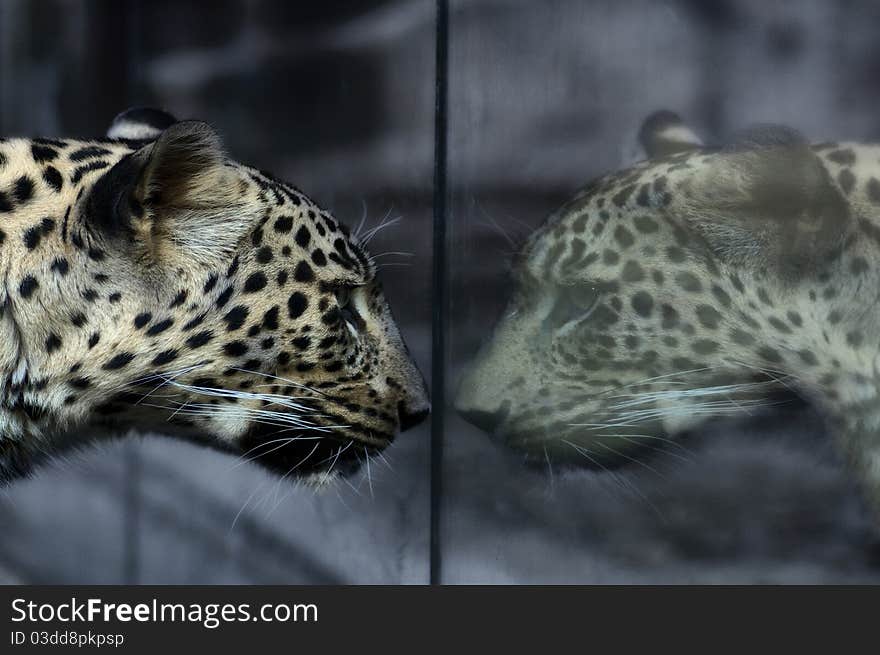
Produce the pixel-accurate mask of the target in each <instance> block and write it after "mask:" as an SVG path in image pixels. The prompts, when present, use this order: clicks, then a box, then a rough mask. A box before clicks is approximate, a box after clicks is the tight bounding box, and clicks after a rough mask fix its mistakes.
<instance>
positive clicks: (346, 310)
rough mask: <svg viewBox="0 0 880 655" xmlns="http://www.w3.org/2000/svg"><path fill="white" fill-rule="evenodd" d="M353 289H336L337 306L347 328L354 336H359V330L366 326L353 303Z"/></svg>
mask: <svg viewBox="0 0 880 655" xmlns="http://www.w3.org/2000/svg"><path fill="white" fill-rule="evenodd" d="M351 296H352V289H351V287H337V289H336V306H337V307H338V308H339V314H340V315H341V316H342V319H343V320H344V321H345V326H346V327H347V328H348V331H349V332H351V334H352V336H355V337H356V336H357V335H358V330H359V329H361V328H362V327H363V326H364V321H363V319H362V318H361V317H360V315H359V314H358V312H357V309H355V307H354V304H353V303H352V302H351Z"/></svg>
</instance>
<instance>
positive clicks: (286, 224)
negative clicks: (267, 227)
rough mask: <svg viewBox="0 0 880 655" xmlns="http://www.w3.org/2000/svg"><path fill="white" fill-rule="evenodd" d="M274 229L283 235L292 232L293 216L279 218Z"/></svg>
mask: <svg viewBox="0 0 880 655" xmlns="http://www.w3.org/2000/svg"><path fill="white" fill-rule="evenodd" d="M272 228H273V229H274V230H275V231H276V232H281V233H286V232H290V230H291V229H292V228H293V216H288V215H284V216H279V217H278V218H277V219H276V221H275V223H274V225H273V226H272Z"/></svg>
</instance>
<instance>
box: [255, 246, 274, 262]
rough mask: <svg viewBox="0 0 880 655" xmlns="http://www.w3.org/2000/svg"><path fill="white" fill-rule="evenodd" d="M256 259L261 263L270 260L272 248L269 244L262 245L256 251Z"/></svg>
mask: <svg viewBox="0 0 880 655" xmlns="http://www.w3.org/2000/svg"><path fill="white" fill-rule="evenodd" d="M257 261H258V262H260V263H261V264H268V263H269V262H271V261H272V249H271V248H270V247H269V246H263V247H262V248H260V249H259V250H258V251H257Z"/></svg>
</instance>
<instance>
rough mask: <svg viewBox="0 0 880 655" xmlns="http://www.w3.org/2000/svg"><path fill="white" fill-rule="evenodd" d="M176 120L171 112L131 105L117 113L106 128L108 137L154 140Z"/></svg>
mask: <svg viewBox="0 0 880 655" xmlns="http://www.w3.org/2000/svg"><path fill="white" fill-rule="evenodd" d="M176 122H177V119H176V118H174V116H172V115H171V114H169V113H168V112H166V111H162V110H161V109H154V108H152V107H132V108H131V109H126V110H125V111H124V112H122V113H121V114H118V115H117V116H116V118H114V119H113V122H112V123H111V124H110V129H108V130H107V137H108V138H110V139H127V140H129V141H154V140H155V139H157V138H158V136H159V135H160V134H162V132H164V131H165V130H166V129H168V128H169V127H171V126H172V125H174V124H175V123H176Z"/></svg>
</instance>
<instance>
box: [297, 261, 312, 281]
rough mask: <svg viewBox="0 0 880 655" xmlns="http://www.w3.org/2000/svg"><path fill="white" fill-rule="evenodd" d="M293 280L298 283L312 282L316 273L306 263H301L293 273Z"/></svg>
mask: <svg viewBox="0 0 880 655" xmlns="http://www.w3.org/2000/svg"><path fill="white" fill-rule="evenodd" d="M293 279H294V280H296V281H297V282H304V283H305V282H312V281H313V280H314V279H315V273H314V272H313V271H312V267H311V266H309V265H308V264H307V263H306V262H305V261H301V262H300V263H299V264H297V265H296V269H295V270H294V271H293Z"/></svg>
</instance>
